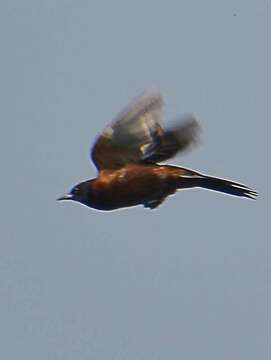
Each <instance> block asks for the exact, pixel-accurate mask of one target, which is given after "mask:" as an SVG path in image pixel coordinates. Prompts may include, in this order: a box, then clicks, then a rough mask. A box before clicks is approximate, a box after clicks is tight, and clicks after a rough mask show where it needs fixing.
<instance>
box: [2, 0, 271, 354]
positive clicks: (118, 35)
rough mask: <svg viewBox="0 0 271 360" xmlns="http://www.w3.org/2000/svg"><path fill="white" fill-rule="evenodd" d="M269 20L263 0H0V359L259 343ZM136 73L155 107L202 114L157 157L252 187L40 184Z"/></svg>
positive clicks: (266, 241)
mask: <svg viewBox="0 0 271 360" xmlns="http://www.w3.org/2000/svg"><path fill="white" fill-rule="evenodd" d="M270 19H271V2H270V1H268V0H266V1H263V0H262V1H257V2H256V1H254V2H253V1H244V0H237V1H232V0H229V1H227V2H225V1H211V0H207V1H200V0H194V1H167V2H166V1H154V0H150V1H143V0H137V1H132V2H131V1H120V0H115V1H112V2H110V1H107V2H106V1H81V0H79V1H68V0H66V1H62V0H59V1H51V0H49V1H45V2H41V1H34V0H25V1H19V0H14V1H7V0H6V1H2V2H1V5H0V30H1V31H0V37H1V70H0V71H1V82H0V91H1V100H2V101H1V122H2V131H1V147H2V150H1V156H2V161H1V169H2V171H1V180H2V181H1V183H2V193H1V208H2V210H1V213H2V216H1V218H2V221H1V260H0V284H1V285H0V292H1V295H0V312H1V321H0V339H1V345H0V357H1V359H5V360H14V359H22V360H24V359H27V360H37V359H39V360H43V359H44V360H48V359H54V360H60V359H65V360H74V359H77V360H79V359H80V360H85V359H95V360H108V359H110V360H112V359H114V360H126V359H129V360H160V359H161V360H162V359H163V360H164V359H186V360H194V359H195V360H196V359H206V360H207V359H208V360H217V359H220V360H226V359H227V360H228V359H239V360H243V359H245V360H250V359H251V360H252V359H253V360H254V359H261V360H262V359H269V358H270V354H271V310H270V304H271V281H270V274H271V265H270V263H271V262H270V257H271V256H270V255H271V254H270V252H271V244H270V224H269V223H268V220H269V219H270V146H269V143H270V140H269V137H270V130H271V127H270V84H271V76H270V74H271V72H270V64H271V50H270V34H271V21H270ZM153 86H156V87H158V88H159V89H160V90H161V92H162V93H163V95H164V97H165V101H166V105H167V106H166V109H165V114H166V117H167V118H171V117H174V116H175V115H177V114H181V113H183V112H188V111H195V112H196V113H197V114H198V116H199V118H200V121H201V124H202V127H203V130H204V131H203V143H202V145H201V146H200V147H199V148H197V149H196V150H195V151H193V152H192V153H190V154H188V155H186V157H177V158H176V159H174V160H173V161H172V162H171V163H174V164H177V165H183V166H187V167H191V168H193V169H195V170H199V171H202V172H204V173H210V174H212V175H219V176H221V177H226V178H230V179H232V180H237V181H240V182H243V183H245V184H247V185H250V186H252V187H255V188H256V189H257V190H258V191H259V192H260V194H261V198H260V199H259V200H258V201H249V200H246V199H238V198H233V197H230V196H224V195H221V194H218V193H214V192H209V191H204V190H190V191H183V192H179V193H178V194H177V195H175V196H174V197H171V198H170V199H169V200H168V201H167V202H166V203H165V204H163V205H162V206H161V207H160V208H159V209H158V210H157V211H150V210H145V209H143V208H142V207H136V208H132V209H127V210H122V211H117V212H112V213H101V212H95V211H94V210H91V209H87V208H86V207H83V206H80V205H79V204H75V203H57V202H56V201H55V198H56V197H58V196H60V195H62V194H63V193H65V192H66V191H67V190H68V189H69V188H70V187H71V186H72V185H74V184H75V183H77V182H78V181H81V180H84V179H87V178H90V177H94V176H95V174H96V171H95V169H94V166H93V165H92V164H90V162H89V159H88V151H89V146H90V144H91V143H92V142H93V140H94V139H95V137H96V136H97V134H98V133H99V131H101V130H102V129H103V128H104V126H105V125H106V123H107V122H108V121H110V120H111V118H112V117H114V116H115V115H116V113H118V112H119V111H120V110H121V109H122V108H123V106H125V105H126V103H127V102H128V101H130V99H131V98H133V97H134V96H136V95H137V94H138V93H140V92H142V91H143V90H144V89H148V88H150V87H153Z"/></svg>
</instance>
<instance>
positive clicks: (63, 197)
mask: <svg viewBox="0 0 271 360" xmlns="http://www.w3.org/2000/svg"><path fill="white" fill-rule="evenodd" d="M72 198H73V195H72V194H66V195H64V196H61V197H60V198H58V199H56V200H57V201H61V200H72Z"/></svg>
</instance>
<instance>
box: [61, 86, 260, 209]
mask: <svg viewBox="0 0 271 360" xmlns="http://www.w3.org/2000/svg"><path fill="white" fill-rule="evenodd" d="M163 106H164V101H163V98H162V95H161V94H160V92H159V91H158V90H153V89H152V90H147V91H145V92H143V93H142V94H141V95H139V96H138V97H137V98H136V99H134V100H132V101H131V102H130V103H129V104H128V105H127V107H126V108H125V109H124V110H123V111H121V112H120V113H119V115H117V116H116V118H115V119H114V120H113V121H112V122H111V123H109V124H108V125H107V126H106V127H105V129H104V131H103V132H102V133H101V135H100V136H98V137H97V139H96V141H95V143H94V146H93V147H92V149H91V151H90V157H91V158H92V161H93V163H94V165H95V166H96V168H97V170H98V175H97V177H96V178H94V179H90V180H86V181H83V182H80V183H79V184H77V185H76V186H74V187H73V188H72V189H71V191H70V192H69V193H68V194H66V195H64V196H61V197H60V198H58V199H57V200H72V201H75V202H79V203H81V204H83V205H86V206H88V207H91V208H94V209H96V210H102V211H108V210H116V209H120V208H127V207H132V206H137V205H143V206H144V207H145V208H148V209H156V208H157V207H158V206H159V205H161V204H162V203H163V202H164V201H165V200H166V198H167V197H168V196H169V195H173V194H174V193H175V192H176V191H177V190H181V189H190V188H204V189H208V190H214V191H218V192H222V193H225V194H229V195H235V196H238V197H244V198H250V199H256V197H257V195H258V194H257V192H256V191H254V190H253V189H252V188H250V187H248V186H246V185H242V184H239V183H237V182H233V181H230V180H226V179H222V178H217V177H213V176H208V175H204V174H202V173H200V172H197V171H193V170H190V169H187V168H183V167H177V166H173V165H167V164H161V163H163V162H164V161H166V160H168V159H170V158H172V157H174V156H175V155H177V154H178V153H181V152H185V151H186V150H188V149H190V148H191V147H193V146H195V145H196V144H197V143H198V142H199V134H200V129H201V127H200V125H199V122H198V120H197V118H196V116H195V115H194V114H187V115H186V116H185V117H184V118H183V119H182V121H180V120H179V121H178V122H177V123H175V124H174V125H172V126H171V127H167V128H164V126H163V124H162V117H163Z"/></svg>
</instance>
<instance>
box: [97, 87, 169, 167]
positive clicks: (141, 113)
mask: <svg viewBox="0 0 271 360" xmlns="http://www.w3.org/2000/svg"><path fill="white" fill-rule="evenodd" d="M162 108H163V99H162V96H161V95H160V93H159V92H157V91H150V92H145V93H144V94H143V95H141V96H140V97H138V98H137V99H136V100H134V101H133V102H131V103H130V104H129V105H128V106H127V107H126V109H124V111H122V112H121V113H120V114H119V115H118V116H117V118H116V119H115V120H114V121H113V123H112V124H110V125H108V126H107V127H106V128H105V130H104V131H103V133H102V134H101V135H100V137H99V138H98V139H97V141H96V143H95V145H94V147H93V149H92V152H91V156H92V160H93V162H94V164H95V165H96V167H97V168H98V169H99V170H101V169H116V168H119V167H122V166H124V165H125V164H128V163H139V162H141V159H142V157H143V155H144V147H145V146H148V145H149V144H152V143H153V138H154V134H156V133H157V132H162V128H161V125H160V123H161V118H162Z"/></svg>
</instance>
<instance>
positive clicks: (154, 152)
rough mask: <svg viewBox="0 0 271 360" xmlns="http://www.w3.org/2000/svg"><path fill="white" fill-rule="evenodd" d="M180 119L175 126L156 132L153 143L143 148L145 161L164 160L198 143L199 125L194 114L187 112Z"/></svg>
mask: <svg viewBox="0 0 271 360" xmlns="http://www.w3.org/2000/svg"><path fill="white" fill-rule="evenodd" d="M181 120H182V121H180V123H179V124H177V125H176V126H174V127H172V128H169V129H167V130H165V131H163V132H162V133H161V132H160V133H159V132H158V133H157V135H156V136H155V138H154V141H153V143H152V144H151V145H149V147H147V148H146V150H145V153H144V155H143V160H144V161H145V162H151V163H153V162H161V161H165V160H167V159H170V158H172V157H173V156H175V155H176V154H177V153H178V152H183V151H186V150H189V149H190V148H191V147H192V146H194V145H196V144H197V143H198V139H199V133H200V126H199V123H198V121H197V119H196V117H195V115H194V114H187V115H186V116H183V117H182V119H181Z"/></svg>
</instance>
